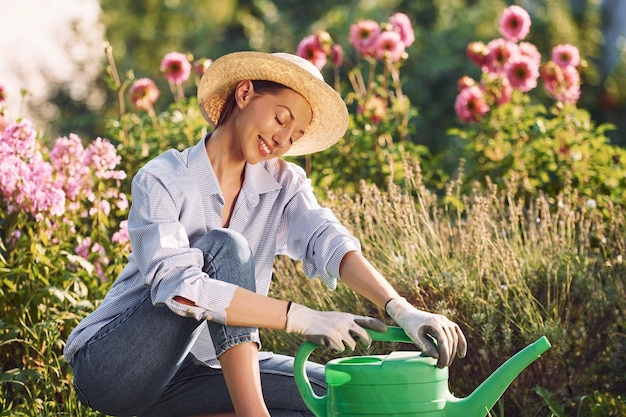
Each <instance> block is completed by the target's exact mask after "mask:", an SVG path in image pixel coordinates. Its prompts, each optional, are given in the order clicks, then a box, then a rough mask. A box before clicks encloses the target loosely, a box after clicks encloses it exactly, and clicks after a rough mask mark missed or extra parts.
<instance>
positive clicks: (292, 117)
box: [278, 104, 304, 135]
mask: <svg viewBox="0 0 626 417" xmlns="http://www.w3.org/2000/svg"><path fill="white" fill-rule="evenodd" d="M278 107H282V108H283V109H285V110H287V111H288V112H289V116H290V117H291V120H292V121H293V120H296V118H295V117H294V115H293V113H292V112H291V109H290V108H289V107H287V106H285V105H283V104H279V105H278ZM298 133H302V134H303V135H304V129H300V130H299V131H298Z"/></svg>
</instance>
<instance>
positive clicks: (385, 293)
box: [339, 251, 400, 309]
mask: <svg viewBox="0 0 626 417" xmlns="http://www.w3.org/2000/svg"><path fill="white" fill-rule="evenodd" d="M339 275H340V276H341V281H342V282H343V283H345V284H346V285H347V286H348V287H350V288H352V289H353V290H354V291H356V292H357V293H359V294H361V295H362V296H363V297H365V298H367V299H368V300H370V301H371V302H373V303H374V304H376V305H377V306H378V307H380V308H381V309H384V308H385V304H386V303H387V301H389V300H391V299H392V298H397V297H400V295H399V294H398V293H397V292H396V290H395V289H394V288H393V287H392V286H391V284H390V283H389V282H388V281H387V280H386V279H385V278H384V277H383V276H382V274H381V273H380V272H378V270H377V269H376V268H374V266H373V265H372V264H371V263H370V262H369V261H368V260H367V259H365V258H364V257H363V255H361V253H360V252H357V251H352V252H348V253H347V254H346V255H345V256H344V257H343V259H342V260H341V264H340V266H339Z"/></svg>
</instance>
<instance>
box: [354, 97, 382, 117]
mask: <svg viewBox="0 0 626 417" xmlns="http://www.w3.org/2000/svg"><path fill="white" fill-rule="evenodd" d="M358 111H359V114H362V115H364V116H366V117H368V118H369V119H370V121H371V122H372V123H374V124H379V123H380V122H382V121H383V120H384V119H385V117H387V100H385V99H383V98H382V97H379V96H376V95H372V96H370V97H369V98H368V99H367V101H366V102H365V103H364V104H363V106H361V107H359V109H358Z"/></svg>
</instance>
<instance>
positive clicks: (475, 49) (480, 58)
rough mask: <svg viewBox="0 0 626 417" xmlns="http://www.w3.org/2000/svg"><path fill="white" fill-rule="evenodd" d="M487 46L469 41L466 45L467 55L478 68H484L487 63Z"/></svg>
mask: <svg viewBox="0 0 626 417" xmlns="http://www.w3.org/2000/svg"><path fill="white" fill-rule="evenodd" d="M488 55H489V48H488V47H487V45H485V44H484V43H482V42H470V43H469V44H468V45H467V57H468V58H469V59H470V61H472V62H473V63H474V64H476V65H477V66H478V67H479V68H484V67H485V66H486V64H487V56H488Z"/></svg>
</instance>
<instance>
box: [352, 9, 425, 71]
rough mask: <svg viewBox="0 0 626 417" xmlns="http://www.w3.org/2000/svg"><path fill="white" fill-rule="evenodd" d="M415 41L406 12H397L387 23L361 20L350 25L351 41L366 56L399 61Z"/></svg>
mask: <svg viewBox="0 0 626 417" xmlns="http://www.w3.org/2000/svg"><path fill="white" fill-rule="evenodd" d="M414 41H415V33H414V31H413V25H412V24H411V20H410V19H409V17H408V16H407V15H406V14H404V13H396V14H394V15H392V16H391V17H390V18H389V22H388V23H387V24H383V25H380V24H378V23H377V22H375V21H373V20H360V21H358V22H357V23H354V24H352V25H351V26H350V43H351V44H352V46H354V48H355V49H356V50H357V51H358V52H359V53H360V54H361V55H362V56H364V57H371V58H375V59H378V60H381V61H389V62H398V61H400V60H401V59H402V58H403V57H404V55H405V51H406V48H408V47H409V46H411V45H412V44H413V42H414Z"/></svg>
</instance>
